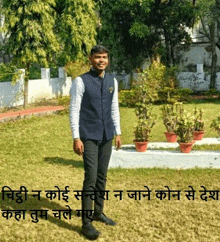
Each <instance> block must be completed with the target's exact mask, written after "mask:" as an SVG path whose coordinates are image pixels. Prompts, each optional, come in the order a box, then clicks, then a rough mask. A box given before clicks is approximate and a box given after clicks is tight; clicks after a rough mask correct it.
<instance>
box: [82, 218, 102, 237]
mask: <svg viewBox="0 0 220 242" xmlns="http://www.w3.org/2000/svg"><path fill="white" fill-rule="evenodd" d="M82 234H83V235H85V237H86V238H87V239H89V240H96V239H97V238H98V237H99V235H100V232H99V231H98V230H97V229H96V228H94V227H93V225H92V224H91V223H90V222H88V223H86V224H83V226H82Z"/></svg>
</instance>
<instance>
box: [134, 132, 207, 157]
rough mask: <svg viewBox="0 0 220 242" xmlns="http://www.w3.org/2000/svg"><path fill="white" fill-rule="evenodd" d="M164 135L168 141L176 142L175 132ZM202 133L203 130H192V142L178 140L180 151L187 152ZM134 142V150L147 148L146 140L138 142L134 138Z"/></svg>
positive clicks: (140, 150)
mask: <svg viewBox="0 0 220 242" xmlns="http://www.w3.org/2000/svg"><path fill="white" fill-rule="evenodd" d="M165 135H166V139H167V141H168V142H171V143H175V142H177V135H176V134H175V133H173V132H165ZM203 135H204V130H202V131H194V133H193V141H192V142H189V143H184V142H178V143H179V147H180V151H181V152H182V153H189V152H190V151H191V149H192V145H193V144H194V143H195V141H196V140H202V138H203ZM134 144H135V147H136V150H137V151H138V152H145V151H146V150H147V145H148V141H144V142H138V141H135V140H134Z"/></svg>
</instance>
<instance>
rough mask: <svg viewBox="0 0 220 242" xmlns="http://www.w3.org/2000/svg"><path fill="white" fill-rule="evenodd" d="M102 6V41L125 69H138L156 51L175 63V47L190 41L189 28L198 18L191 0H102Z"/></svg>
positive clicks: (100, 38) (165, 61)
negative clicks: (187, 28)
mask: <svg viewBox="0 0 220 242" xmlns="http://www.w3.org/2000/svg"><path fill="white" fill-rule="evenodd" d="M99 6H100V10H99V12H100V18H101V23H102V28H101V30H100V32H99V35H98V36H99V40H100V41H101V42H103V43H107V45H109V46H110V48H111V49H113V53H114V56H116V61H115V62H116V64H117V65H118V64H119V65H120V67H122V68H126V69H130V68H131V69H135V68H137V67H139V66H140V64H141V63H142V62H143V60H144V59H146V57H147V56H150V57H151V58H152V57H153V56H154V55H155V54H160V55H162V61H163V62H164V63H166V64H167V65H172V64H175V55H174V48H175V47H176V46H177V45H179V44H180V43H185V44H189V43H190V42H191V38H190V35H189V34H188V32H187V31H186V27H192V26H193V24H194V22H195V20H196V10H197V8H196V7H195V6H194V4H193V2H192V1H188V0H175V1H171V0H163V1H162V0H103V1H101V3H100V2H99Z"/></svg>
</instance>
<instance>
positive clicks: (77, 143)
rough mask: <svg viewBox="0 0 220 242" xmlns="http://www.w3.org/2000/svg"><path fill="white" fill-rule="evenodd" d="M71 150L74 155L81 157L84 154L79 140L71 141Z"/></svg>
mask: <svg viewBox="0 0 220 242" xmlns="http://www.w3.org/2000/svg"><path fill="white" fill-rule="evenodd" d="M73 150H74V151H75V153H76V154H78V155H82V154H83V152H84V146H83V142H82V141H81V140H80V139H75V140H73Z"/></svg>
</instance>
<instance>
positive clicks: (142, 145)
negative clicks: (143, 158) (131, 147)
mask: <svg viewBox="0 0 220 242" xmlns="http://www.w3.org/2000/svg"><path fill="white" fill-rule="evenodd" d="M134 144H135V147H136V150H137V151H138V152H145V151H146V150H147V144H148V141H144V142H140V141H135V140H134Z"/></svg>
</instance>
